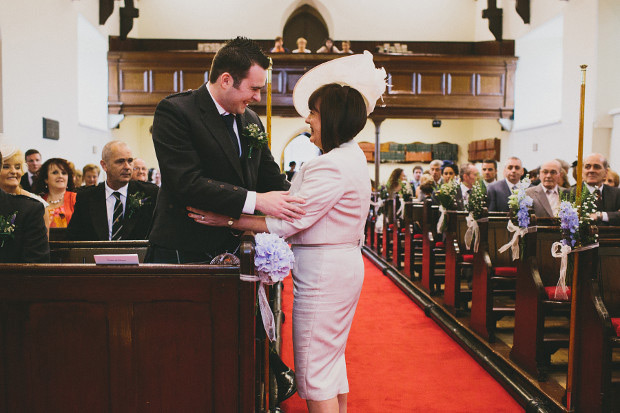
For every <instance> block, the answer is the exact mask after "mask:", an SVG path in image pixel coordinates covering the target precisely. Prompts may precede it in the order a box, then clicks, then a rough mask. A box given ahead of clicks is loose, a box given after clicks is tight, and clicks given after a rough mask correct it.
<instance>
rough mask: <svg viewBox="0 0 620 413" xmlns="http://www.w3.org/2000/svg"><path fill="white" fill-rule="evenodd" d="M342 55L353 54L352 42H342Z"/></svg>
mask: <svg viewBox="0 0 620 413" xmlns="http://www.w3.org/2000/svg"><path fill="white" fill-rule="evenodd" d="M340 53H343V54H353V50H351V42H350V41H348V40H343V41H342V50H341V51H340Z"/></svg>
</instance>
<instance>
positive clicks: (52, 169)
mask: <svg viewBox="0 0 620 413" xmlns="http://www.w3.org/2000/svg"><path fill="white" fill-rule="evenodd" d="M33 192H35V193H36V194H40V195H41V196H42V197H43V199H44V200H46V201H47V203H48V204H49V206H48V207H47V208H46V211H47V214H48V215H49V219H50V228H66V227H67V225H68V224H69V222H70V221H71V217H72V216H73V208H74V205H75V196H76V193H75V185H74V183H73V169H71V166H69V163H68V162H67V161H66V160H65V159H61V158H51V159H48V160H47V161H45V162H44V163H43V165H42V166H41V169H40V170H39V173H38V174H37V179H36V180H35V182H34V188H33Z"/></svg>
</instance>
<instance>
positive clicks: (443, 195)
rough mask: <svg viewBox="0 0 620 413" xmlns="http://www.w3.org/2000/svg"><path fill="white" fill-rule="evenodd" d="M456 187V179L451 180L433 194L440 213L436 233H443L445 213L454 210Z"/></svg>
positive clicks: (445, 223)
mask: <svg viewBox="0 0 620 413" xmlns="http://www.w3.org/2000/svg"><path fill="white" fill-rule="evenodd" d="M457 187H458V183H457V181H456V179H453V180H451V181H450V182H446V183H445V184H441V186H440V187H439V189H438V190H437V192H435V197H436V198H437V200H438V201H439V211H441V215H440V216H439V221H438V222H437V232H443V231H444V230H445V229H446V225H447V222H446V219H445V216H446V211H448V210H454V209H455V208H456V189H457Z"/></svg>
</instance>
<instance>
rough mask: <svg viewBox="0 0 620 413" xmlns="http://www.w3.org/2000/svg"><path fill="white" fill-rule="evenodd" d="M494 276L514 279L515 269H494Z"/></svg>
mask: <svg viewBox="0 0 620 413" xmlns="http://www.w3.org/2000/svg"><path fill="white" fill-rule="evenodd" d="M495 275H497V276H499V277H516V276H517V267H495Z"/></svg>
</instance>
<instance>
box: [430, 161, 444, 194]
mask: <svg viewBox="0 0 620 413" xmlns="http://www.w3.org/2000/svg"><path fill="white" fill-rule="evenodd" d="M442 165H443V162H442V161H440V160H439V159H435V160H433V161H431V163H430V165H429V167H428V170H429V172H430V174H431V176H432V177H433V181H434V185H435V189H437V188H439V185H441V184H443V180H442V178H441V168H442Z"/></svg>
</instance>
